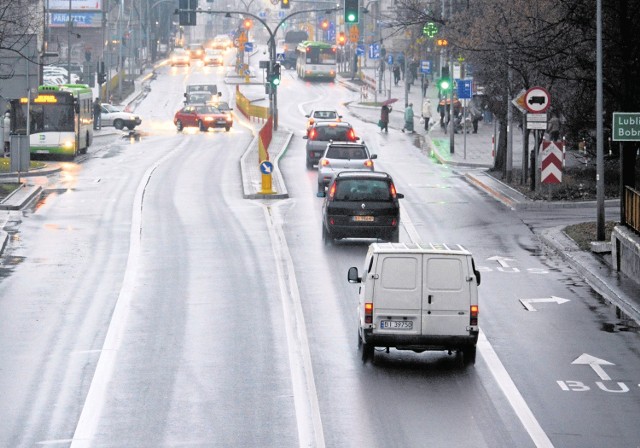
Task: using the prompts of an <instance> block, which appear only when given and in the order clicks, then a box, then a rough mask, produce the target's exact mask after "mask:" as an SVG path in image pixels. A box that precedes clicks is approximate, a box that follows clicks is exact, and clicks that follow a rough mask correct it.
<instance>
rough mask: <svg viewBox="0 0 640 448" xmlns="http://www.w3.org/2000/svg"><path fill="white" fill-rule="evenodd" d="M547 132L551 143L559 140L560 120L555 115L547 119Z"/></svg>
mask: <svg viewBox="0 0 640 448" xmlns="http://www.w3.org/2000/svg"><path fill="white" fill-rule="evenodd" d="M547 132H548V133H549V139H550V140H551V141H552V142H555V141H558V140H560V118H558V115H557V114H553V115H552V116H551V118H550V119H549V125H548V126H547Z"/></svg>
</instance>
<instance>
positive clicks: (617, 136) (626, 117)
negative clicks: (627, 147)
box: [612, 112, 640, 142]
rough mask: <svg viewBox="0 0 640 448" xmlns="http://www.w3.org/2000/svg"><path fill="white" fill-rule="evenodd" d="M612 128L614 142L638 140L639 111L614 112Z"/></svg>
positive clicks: (639, 136)
mask: <svg viewBox="0 0 640 448" xmlns="http://www.w3.org/2000/svg"><path fill="white" fill-rule="evenodd" d="M612 129H613V141H614V142H637V141H640V113H638V112H614V113H613V128H612Z"/></svg>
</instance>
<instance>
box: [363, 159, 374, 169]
mask: <svg viewBox="0 0 640 448" xmlns="http://www.w3.org/2000/svg"><path fill="white" fill-rule="evenodd" d="M364 166H366V167H367V168H372V169H373V160H365V161H364Z"/></svg>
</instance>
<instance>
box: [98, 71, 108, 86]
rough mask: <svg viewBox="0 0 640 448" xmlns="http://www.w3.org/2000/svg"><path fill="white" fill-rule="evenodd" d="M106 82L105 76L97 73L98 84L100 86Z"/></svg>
mask: <svg viewBox="0 0 640 448" xmlns="http://www.w3.org/2000/svg"><path fill="white" fill-rule="evenodd" d="M105 82H107V74H106V73H103V72H100V73H98V84H100V85H102V84H104V83H105Z"/></svg>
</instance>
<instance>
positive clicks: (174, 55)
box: [169, 48, 191, 67]
mask: <svg viewBox="0 0 640 448" xmlns="http://www.w3.org/2000/svg"><path fill="white" fill-rule="evenodd" d="M169 64H171V67H174V66H176V65H191V59H190V58H189V53H187V51H186V50H185V49H184V48H176V49H174V50H173V51H172V52H171V57H170V58H169Z"/></svg>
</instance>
